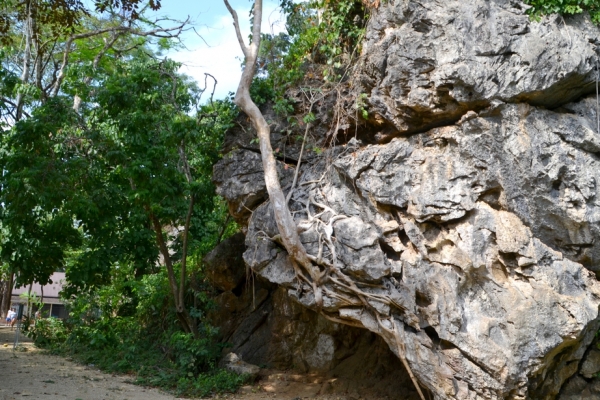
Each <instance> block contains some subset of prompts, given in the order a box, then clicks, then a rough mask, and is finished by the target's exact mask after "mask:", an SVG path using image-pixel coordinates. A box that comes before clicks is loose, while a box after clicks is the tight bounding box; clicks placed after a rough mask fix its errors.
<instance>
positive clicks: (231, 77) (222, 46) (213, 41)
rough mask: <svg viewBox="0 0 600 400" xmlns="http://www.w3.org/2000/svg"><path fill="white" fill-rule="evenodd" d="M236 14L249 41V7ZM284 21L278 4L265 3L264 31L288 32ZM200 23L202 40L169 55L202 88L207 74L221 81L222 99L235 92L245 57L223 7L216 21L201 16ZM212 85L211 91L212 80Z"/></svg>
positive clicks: (229, 18)
mask: <svg viewBox="0 0 600 400" xmlns="http://www.w3.org/2000/svg"><path fill="white" fill-rule="evenodd" d="M236 11H237V13H238V15H239V18H240V24H241V30H242V36H244V39H246V40H247V37H248V33H249V32H250V28H249V21H248V13H249V11H250V10H249V9H248V8H246V9H237V10H236ZM283 20H284V17H283V16H282V15H281V14H280V13H279V10H278V9H277V6H276V4H275V3H272V2H265V9H264V11H263V22H262V29H263V32H273V33H278V32H281V31H282V30H284V29H285V28H284V23H283V22H282V21H283ZM278 21H279V22H278ZM199 22H200V23H203V24H204V25H203V26H201V27H199V28H197V31H198V33H199V34H200V36H201V37H202V40H194V42H196V43H195V44H194V47H193V48H191V49H190V50H179V51H178V52H176V53H173V54H170V55H169V56H170V57H171V58H173V59H174V60H176V61H178V62H181V63H183V67H182V68H181V72H183V73H185V74H187V75H189V76H191V77H193V78H194V79H195V80H196V81H198V82H199V84H200V86H201V87H202V86H204V80H205V76H204V73H209V74H211V75H213V76H214V77H215V78H216V79H217V81H218V84H217V88H216V91H215V99H219V98H223V97H225V96H226V95H227V93H228V92H233V91H235V90H236V88H237V85H238V83H239V79H240V77H241V62H242V59H243V54H242V50H241V49H240V45H239V43H238V41H237V38H236V35H235V30H234V28H233V19H232V17H231V15H229V13H227V10H226V9H225V7H223V13H221V14H219V15H217V17H215V18H213V21H203V20H202V16H200V18H199ZM188 47H189V46H188ZM209 85H211V86H210V87H211V88H212V81H210V80H209ZM205 99H206V98H205Z"/></svg>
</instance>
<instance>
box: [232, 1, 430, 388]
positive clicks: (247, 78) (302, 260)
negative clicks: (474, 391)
mask: <svg viewBox="0 0 600 400" xmlns="http://www.w3.org/2000/svg"><path fill="white" fill-rule="evenodd" d="M223 1H224V2H225V6H226V7H227V9H228V10H229V12H230V13H231V15H232V17H233V25H234V27H235V31H236V36H237V38H238V42H239V44H240V47H241V48H242V51H243V52H244V56H245V61H246V64H245V68H244V71H243V73H242V78H241V80H240V84H239V86H238V89H237V92H236V94H235V100H234V103H235V104H236V105H237V106H238V107H240V108H241V109H242V111H244V113H246V115H248V117H249V118H250V120H251V121H252V125H253V126H254V128H255V129H256V132H257V135H258V139H259V144H260V154H261V157H262V162H263V169H264V173H265V184H266V187H267V192H268V193H269V200H270V202H271V206H272V208H273V214H274V216H275V221H276V223H277V228H278V229H279V235H280V237H281V242H282V244H283V246H284V247H285V249H286V250H287V252H288V254H289V255H290V257H291V261H292V264H294V268H295V269H296V272H298V271H297V264H296V263H298V264H300V265H301V266H302V267H303V269H304V271H306V272H308V273H309V275H310V278H311V284H312V287H313V293H314V296H315V303H316V305H317V308H319V309H320V310H321V308H322V303H323V298H322V297H323V296H322V293H321V283H322V280H323V279H327V277H326V272H325V273H321V272H320V270H319V269H318V267H317V266H316V265H314V264H313V262H312V261H311V257H310V256H309V255H308V253H307V252H306V249H305V248H304V245H303V244H302V242H301V241H300V237H299V235H298V230H297V226H296V223H295V221H294V218H293V217H292V214H291V212H290V210H289V208H288V205H287V203H288V202H287V200H286V197H285V196H284V194H283V190H282V189H281V183H280V181H279V177H278V175H277V168H276V160H275V156H274V155H273V148H272V147H271V136H270V134H271V132H270V128H269V124H268V123H267V121H266V120H265V118H264V116H263V115H262V113H261V111H260V110H259V108H258V107H257V106H256V104H255V103H254V102H253V101H252V99H251V98H250V85H251V84H252V79H253V78H254V74H255V70H256V60H257V56H258V50H259V48H260V27H261V20H262V0H256V1H255V2H254V9H253V10H254V20H253V26H252V42H251V43H250V44H249V45H248V46H247V45H246V43H245V42H244V39H243V37H242V33H241V31H240V26H239V22H238V16H237V13H236V12H235V10H233V8H231V6H230V5H229V1H228V0H223ZM298 168H299V166H298ZM331 222H332V223H333V219H332V220H331ZM312 260H315V258H314V257H312ZM334 263H335V256H334ZM333 269H334V270H335V267H334V268H333ZM352 290H353V291H355V292H356V293H360V290H359V289H358V288H357V287H356V286H355V285H353V284H352ZM359 298H360V299H361V301H362V303H363V305H364V306H365V307H366V308H369V307H372V306H371V305H370V304H369V303H368V301H366V299H364V298H363V297H361V296H360V295H359ZM321 311H322V310H321ZM375 313H377V310H375ZM376 315H377V314H376ZM380 326H381V327H382V328H383V327H384V325H382V324H380ZM394 326H395V325H394ZM395 342H396V345H397V350H398V352H399V354H398V357H399V358H400V360H401V361H402V363H403V364H404V366H405V367H406V369H407V371H408V373H409V375H410V377H411V379H412V381H413V383H414V385H415V387H416V388H417V391H418V393H419V396H420V398H421V399H422V400H425V397H424V395H423V393H422V391H421V389H420V387H419V383H418V381H417V380H416V377H415V376H414V374H413V373H412V371H411V369H410V365H409V364H408V362H407V360H406V357H405V356H404V354H403V349H402V346H401V341H400V339H399V338H398V337H397V336H396V338H395Z"/></svg>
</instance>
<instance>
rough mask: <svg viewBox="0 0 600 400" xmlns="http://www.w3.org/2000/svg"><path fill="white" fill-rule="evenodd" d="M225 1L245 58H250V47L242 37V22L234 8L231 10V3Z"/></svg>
mask: <svg viewBox="0 0 600 400" xmlns="http://www.w3.org/2000/svg"><path fill="white" fill-rule="evenodd" d="M223 1H224V2H225V7H227V9H228V10H229V13H230V14H231V16H232V17H233V26H234V28H235V34H236V36H237V40H238V42H239V43H240V47H241V49H242V52H243V53H244V56H245V57H246V58H248V57H249V54H250V51H249V50H248V47H247V46H246V43H245V42H244V38H243V37H242V32H241V31H240V22H239V19H238V15H237V12H236V11H235V10H234V9H233V8H231V6H230V5H229V1H227V0H223ZM255 19H256V18H255Z"/></svg>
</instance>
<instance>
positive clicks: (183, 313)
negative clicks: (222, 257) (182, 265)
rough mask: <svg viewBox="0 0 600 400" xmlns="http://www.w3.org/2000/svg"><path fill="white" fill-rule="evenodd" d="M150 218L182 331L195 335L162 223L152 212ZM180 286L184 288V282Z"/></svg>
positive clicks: (194, 326)
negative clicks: (178, 283)
mask: <svg viewBox="0 0 600 400" xmlns="http://www.w3.org/2000/svg"><path fill="white" fill-rule="evenodd" d="M150 220H151V221H152V226H153V227H154V232H155V233H156V243H157V244H158V248H159V250H160V254H161V255H162V256H163V259H164V262H165V267H166V268H167V276H168V278H169V285H170V286H171V293H172V295H173V299H174V300H175V312H176V314H177V319H179V322H180V323H181V326H182V327H183V330H184V331H186V332H187V333H191V334H193V335H194V336H195V337H197V336H198V330H197V327H196V324H195V323H194V320H193V319H192V317H191V316H190V314H189V313H188V311H187V308H185V303H183V297H184V296H183V293H180V290H179V287H178V285H177V279H176V278H175V270H174V269H173V262H172V261H171V255H170V254H169V248H168V247H167V243H166V242H165V238H164V236H163V232H162V225H161V224H160V221H159V220H158V218H157V217H156V216H155V215H154V214H153V213H150ZM181 287H182V288H185V283H184V284H183V285H182V286H181ZM182 290H183V289H182Z"/></svg>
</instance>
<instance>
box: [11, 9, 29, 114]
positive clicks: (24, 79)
mask: <svg viewBox="0 0 600 400" xmlns="http://www.w3.org/2000/svg"><path fill="white" fill-rule="evenodd" d="M25 7H26V12H27V19H26V20H25V32H24V33H25V51H24V53H23V71H22V72H21V83H23V84H25V83H27V82H28V81H29V75H30V73H29V67H30V63H31V41H32V35H33V17H32V10H31V8H32V7H33V5H32V4H31V0H28V1H27V2H26V6H25ZM23 97H24V96H23V93H21V92H20V93H19V94H18V95H17V111H16V121H15V122H17V121H20V120H21V117H22V116H23V106H24V104H23V103H24V98H23Z"/></svg>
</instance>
